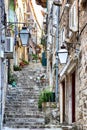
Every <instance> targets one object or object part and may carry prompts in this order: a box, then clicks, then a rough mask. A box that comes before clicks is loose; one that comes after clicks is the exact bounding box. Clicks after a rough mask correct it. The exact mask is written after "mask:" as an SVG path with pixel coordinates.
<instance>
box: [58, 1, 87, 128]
mask: <svg viewBox="0 0 87 130" xmlns="http://www.w3.org/2000/svg"><path fill="white" fill-rule="evenodd" d="M70 1H71V0H70ZM71 3H72V1H71ZM78 5H79V4H78ZM67 13H68V14H67ZM68 15H69V11H68V10H66V9H65V10H64V13H63V15H62V19H61V21H60V27H64V26H65V27H66V32H67V34H68V32H69V30H68V29H69V28H68V24H69V23H68V20H69V17H68ZM78 15H79V18H78V19H79V26H78V27H79V30H78V32H77V33H75V36H74V37H72V42H73V43H75V42H76V41H77V43H80V45H79V44H68V45H70V46H72V47H77V48H78V49H79V50H80V52H79V53H78V55H77V61H78V62H77V64H76V66H75V67H74V68H73V70H75V72H76V83H75V87H76V88H75V118H76V119H75V123H74V124H75V125H76V126H77V129H78V130H86V129H87V125H86V124H87V7H86V8H84V9H82V8H81V7H80V6H79V13H78ZM66 16H67V17H66ZM66 36H67V35H66ZM70 46H69V47H68V49H69V54H70V55H69V56H70V58H72V59H74V54H75V49H73V48H71V47H70ZM73 64H74V62H73ZM73 64H71V67H72V66H73ZM68 69H69V67H68V68H67V70H68ZM67 70H66V72H65V77H66V78H65V82H66V84H65V89H66V90H65V121H66V123H68V124H70V123H72V94H71V92H72V88H71V82H72V81H71V79H70V76H71V73H72V72H73V70H71V72H70V73H67ZM63 80H64V79H63ZM60 107H61V106H60ZM60 114H62V113H60ZM70 120H71V121H70Z"/></svg>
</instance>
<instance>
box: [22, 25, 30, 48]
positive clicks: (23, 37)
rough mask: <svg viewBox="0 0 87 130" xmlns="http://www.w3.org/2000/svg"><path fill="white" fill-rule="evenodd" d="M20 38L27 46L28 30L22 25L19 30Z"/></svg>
mask: <svg viewBox="0 0 87 130" xmlns="http://www.w3.org/2000/svg"><path fill="white" fill-rule="evenodd" d="M20 38H21V41H22V45H23V46H27V44H28V40H29V31H28V30H27V27H22V30H21V31H20Z"/></svg>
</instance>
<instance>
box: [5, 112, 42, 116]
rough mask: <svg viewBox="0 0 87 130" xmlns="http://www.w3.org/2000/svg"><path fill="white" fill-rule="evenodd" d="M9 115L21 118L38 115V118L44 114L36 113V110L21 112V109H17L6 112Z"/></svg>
mask: <svg viewBox="0 0 87 130" xmlns="http://www.w3.org/2000/svg"><path fill="white" fill-rule="evenodd" d="M6 115H7V117H14V118H16V117H20V118H23V117H28V118H30V117H36V118H39V117H44V115H43V114H42V113H39V112H38V113H35V112H31V111H30V112H26V111H21V113H20V112H19V111H17V112H15V111H9V112H7V113H6Z"/></svg>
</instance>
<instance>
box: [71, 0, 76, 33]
mask: <svg viewBox="0 0 87 130" xmlns="http://www.w3.org/2000/svg"><path fill="white" fill-rule="evenodd" d="M69 28H70V30H72V31H74V32H76V31H78V9H77V0H75V1H74V3H73V5H72V6H71V8H70V11H69Z"/></svg>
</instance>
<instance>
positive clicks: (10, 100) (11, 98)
mask: <svg viewBox="0 0 87 130" xmlns="http://www.w3.org/2000/svg"><path fill="white" fill-rule="evenodd" d="M37 69H38V70H37ZM44 71H45V70H44V68H41V66H40V65H39V63H37V64H36V65H34V64H30V65H29V66H27V67H25V68H23V69H22V71H19V72H14V73H15V74H16V76H17V86H16V87H12V86H11V85H8V89H7V97H6V106H5V119H4V120H5V124H4V126H7V127H10V128H11V127H12V128H43V127H44V125H45V117H44V113H43V112H40V111H39V110H38V96H39V92H40V91H41V89H42V88H41V85H37V82H36V77H37V75H40V74H41V73H44ZM34 79H35V80H34ZM45 86H46V85H45Z"/></svg>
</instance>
